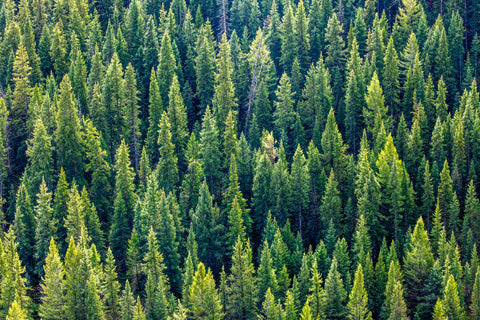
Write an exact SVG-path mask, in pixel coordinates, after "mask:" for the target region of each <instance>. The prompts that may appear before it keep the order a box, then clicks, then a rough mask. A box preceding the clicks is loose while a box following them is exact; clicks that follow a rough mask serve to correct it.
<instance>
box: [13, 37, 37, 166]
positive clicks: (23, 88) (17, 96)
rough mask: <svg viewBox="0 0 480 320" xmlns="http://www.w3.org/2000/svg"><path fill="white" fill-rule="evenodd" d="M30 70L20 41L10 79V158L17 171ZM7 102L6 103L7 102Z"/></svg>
mask: <svg viewBox="0 0 480 320" xmlns="http://www.w3.org/2000/svg"><path fill="white" fill-rule="evenodd" d="M31 70H32V68H31V67H30V64H29V60H28V55H27V52H26V50H25V47H24V46H23V44H22V43H20V45H19V46H18V49H17V51H16V54H15V60H14V62H13V70H12V80H13V83H14V86H15V87H14V90H13V94H12V101H11V110H10V119H9V120H10V125H9V128H10V130H9V131H10V132H11V135H12V139H11V141H10V143H11V150H12V151H13V154H12V158H13V159H15V162H16V165H14V167H13V170H14V172H16V173H19V172H21V171H22V170H23V168H24V166H25V160H26V159H25V147H26V145H25V144H23V141H25V140H26V138H27V128H26V122H27V117H28V111H27V110H28V105H29V102H30V98H31V95H32V88H31V85H30V76H31ZM7 104H8V103H7Z"/></svg>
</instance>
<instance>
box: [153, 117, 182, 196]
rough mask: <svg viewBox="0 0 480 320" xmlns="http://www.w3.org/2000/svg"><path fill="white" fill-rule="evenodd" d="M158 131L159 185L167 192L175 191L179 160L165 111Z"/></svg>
mask: <svg viewBox="0 0 480 320" xmlns="http://www.w3.org/2000/svg"><path fill="white" fill-rule="evenodd" d="M159 127H160V130H159V131H158V146H159V149H158V150H159V154H160V158H159V160H158V165H157V172H158V180H159V183H160V184H161V185H162V186H164V189H165V191H167V192H169V191H171V190H174V189H175V187H176V185H177V182H178V167H177V161H178V158H177V157H176V156H175V145H174V144H173V143H172V133H171V125H170V122H169V119H168V115H167V113H166V112H165V111H164V112H163V114H162V118H161V120H160V125H159Z"/></svg>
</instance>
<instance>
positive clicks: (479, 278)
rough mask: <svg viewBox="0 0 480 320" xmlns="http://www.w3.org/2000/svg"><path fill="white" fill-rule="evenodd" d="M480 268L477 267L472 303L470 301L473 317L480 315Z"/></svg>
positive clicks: (471, 315)
mask: <svg viewBox="0 0 480 320" xmlns="http://www.w3.org/2000/svg"><path fill="white" fill-rule="evenodd" d="M479 299H480V269H479V267H477V270H476V274H475V284H474V285H473V291H472V297H471V303H470V317H471V319H475V318H478V317H479V316H480V301H479Z"/></svg>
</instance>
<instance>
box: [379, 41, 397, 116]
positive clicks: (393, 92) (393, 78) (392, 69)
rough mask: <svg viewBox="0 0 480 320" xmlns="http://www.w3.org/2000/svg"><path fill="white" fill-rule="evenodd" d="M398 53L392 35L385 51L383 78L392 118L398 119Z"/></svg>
mask: <svg viewBox="0 0 480 320" xmlns="http://www.w3.org/2000/svg"><path fill="white" fill-rule="evenodd" d="M398 64H399V62H398V55H397V51H396V50H395V46H394V43H393V38H392V37H390V40H389V41H388V45H387V48H386V51H385V58H384V65H385V66H384V68H383V72H382V78H383V81H382V83H383V89H384V90H385V100H386V102H387V105H388V106H389V107H390V113H391V114H392V118H393V119H396V117H397V116H398V113H399V110H398V103H399V100H398V95H399V87H400V83H399V80H398V77H399V71H398Z"/></svg>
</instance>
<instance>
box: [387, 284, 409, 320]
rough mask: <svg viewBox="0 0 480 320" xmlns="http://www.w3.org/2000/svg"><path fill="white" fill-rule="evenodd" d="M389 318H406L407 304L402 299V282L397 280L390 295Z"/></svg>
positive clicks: (395, 319) (402, 319) (393, 319)
mask: <svg viewBox="0 0 480 320" xmlns="http://www.w3.org/2000/svg"><path fill="white" fill-rule="evenodd" d="M388 319H389V320H405V319H408V318H407V305H406V304H405V301H404V300H403V289H402V284H401V283H400V282H399V281H397V282H396V283H395V284H394V286H393V291H392V297H391V300H390V316H389V317H388Z"/></svg>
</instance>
